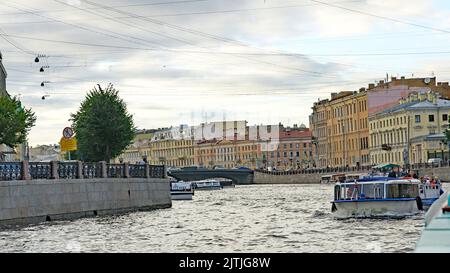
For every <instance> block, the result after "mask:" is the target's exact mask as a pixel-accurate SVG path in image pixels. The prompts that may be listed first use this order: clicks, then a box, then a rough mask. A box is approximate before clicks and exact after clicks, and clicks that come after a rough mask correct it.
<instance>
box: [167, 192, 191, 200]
mask: <svg viewBox="0 0 450 273" xmlns="http://www.w3.org/2000/svg"><path fill="white" fill-rule="evenodd" d="M170 195H171V198H172V200H192V196H193V195H194V193H193V192H176V191H175V192H174V191H172V192H171V193H170Z"/></svg>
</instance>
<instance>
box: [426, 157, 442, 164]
mask: <svg viewBox="0 0 450 273" xmlns="http://www.w3.org/2000/svg"><path fill="white" fill-rule="evenodd" d="M441 163H442V158H430V159H428V164H432V165H433V166H440V165H441Z"/></svg>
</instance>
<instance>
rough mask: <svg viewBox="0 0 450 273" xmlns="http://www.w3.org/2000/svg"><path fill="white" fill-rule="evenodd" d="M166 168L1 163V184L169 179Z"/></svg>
mask: <svg viewBox="0 0 450 273" xmlns="http://www.w3.org/2000/svg"><path fill="white" fill-rule="evenodd" d="M166 177H167V171H166V167H165V166H164V165H149V164H139V165H137V164H129V163H123V164H109V163H106V162H104V161H102V162H81V161H72V162H59V161H51V162H28V161H22V162H0V181H9V180H30V179H93V178H166Z"/></svg>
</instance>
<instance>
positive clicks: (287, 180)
mask: <svg viewBox="0 0 450 273" xmlns="http://www.w3.org/2000/svg"><path fill="white" fill-rule="evenodd" d="M322 175H323V174H320V173H310V174H268V173H263V172H255V173H254V177H253V183H254V184H319V183H320V177H321V176H322Z"/></svg>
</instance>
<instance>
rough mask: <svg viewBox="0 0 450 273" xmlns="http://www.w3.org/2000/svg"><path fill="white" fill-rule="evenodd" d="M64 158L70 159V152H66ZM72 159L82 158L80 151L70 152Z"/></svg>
mask: <svg viewBox="0 0 450 273" xmlns="http://www.w3.org/2000/svg"><path fill="white" fill-rule="evenodd" d="M64 160H69V152H65V154H64ZM70 160H81V156H80V152H79V151H71V152H70Z"/></svg>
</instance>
